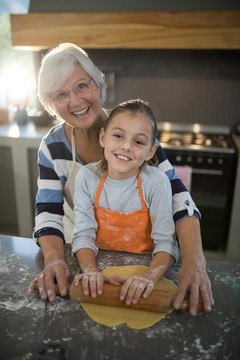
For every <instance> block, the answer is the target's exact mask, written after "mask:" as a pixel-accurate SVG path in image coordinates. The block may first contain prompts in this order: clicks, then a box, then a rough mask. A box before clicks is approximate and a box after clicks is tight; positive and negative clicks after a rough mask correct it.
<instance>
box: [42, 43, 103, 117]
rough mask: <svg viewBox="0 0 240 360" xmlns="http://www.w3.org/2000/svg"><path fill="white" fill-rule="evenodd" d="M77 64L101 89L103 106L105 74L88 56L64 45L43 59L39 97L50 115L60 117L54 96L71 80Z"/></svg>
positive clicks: (66, 44) (74, 47)
mask: <svg viewBox="0 0 240 360" xmlns="http://www.w3.org/2000/svg"><path fill="white" fill-rule="evenodd" d="M76 64H79V65H80V66H81V67H82V68H83V69H84V70H85V71H86V73H88V75H89V76H90V77H91V78H92V79H93V80H94V82H95V83H96V85H97V86H98V87H99V89H100V94H101V95H100V96H101V102H102V104H103V103H104V101H105V96H106V83H105V80H104V75H103V73H102V72H101V71H100V70H99V69H98V68H97V67H96V66H95V65H94V64H93V62H92V60H91V59H90V58H89V56H88V54H87V53H86V52H85V51H84V50H83V49H81V48H80V47H78V46H77V45H74V44H71V43H62V44H60V45H59V46H57V47H56V48H53V49H51V50H50V51H49V52H48V53H47V54H46V55H45V56H44V57H43V59H42V63H41V67H40V71H39V76H38V96H39V100H40V101H41V103H42V104H43V106H44V108H45V109H46V110H47V111H48V112H49V114H50V115H52V116H55V115H58V114H57V112H56V110H55V107H54V104H53V101H52V95H53V94H54V93H55V92H56V91H58V90H59V89H60V88H61V86H62V85H63V84H64V82H65V81H66V80H67V79H68V78H69V76H70V75H71V73H72V72H73V70H74V67H75V66H76Z"/></svg>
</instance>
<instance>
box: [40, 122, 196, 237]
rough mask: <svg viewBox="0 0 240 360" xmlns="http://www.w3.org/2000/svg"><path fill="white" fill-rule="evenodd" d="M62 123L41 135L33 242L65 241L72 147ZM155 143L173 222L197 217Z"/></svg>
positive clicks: (182, 186)
mask: <svg viewBox="0 0 240 360" xmlns="http://www.w3.org/2000/svg"><path fill="white" fill-rule="evenodd" d="M64 124H65V123H64V122H62V123H60V124H58V125H56V126H54V127H53V128H52V129H51V130H50V131H49V132H48V134H47V135H45V136H44V138H43V139H42V142H41V144H40V147H39V151H38V167H39V177H38V193H37V198H36V216H35V229H34V238H35V239H37V238H38V237H40V236H45V235H56V236H60V237H61V238H62V239H64V231H63V221H62V220H63V215H64V211H63V188H64V185H65V183H66V181H67V178H68V175H69V172H70V169H71V166H72V147H71V145H70V144H69V142H68V140H67V138H66V135H65V131H64ZM156 142H157V144H158V148H157V152H156V154H157V157H158V161H159V168H160V169H161V170H162V171H164V172H165V174H166V175H167V176H168V178H169V180H170V183H171V187H172V195H173V203H172V204H173V219H174V221H175V223H177V222H178V221H180V220H182V219H183V218H185V217H186V216H188V215H196V216H198V217H199V218H200V213H199V211H198V209H197V208H196V205H195V203H194V202H193V200H192V198H191V195H190V194H189V192H188V190H187V189H186V187H185V186H184V185H183V183H182V181H181V180H180V179H179V177H178V176H177V174H176V173H175V171H174V168H173V167H172V165H171V164H170V163H169V161H168V159H167V157H166V154H165V153H164V151H163V149H162V147H161V146H160V144H159V143H158V141H157V140H156ZM76 160H77V161H78V162H79V163H80V164H82V165H84V164H83V161H82V160H81V159H80V158H79V156H78V155H76Z"/></svg>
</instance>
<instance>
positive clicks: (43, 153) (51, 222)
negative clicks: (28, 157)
mask: <svg viewBox="0 0 240 360" xmlns="http://www.w3.org/2000/svg"><path fill="white" fill-rule="evenodd" d="M54 146H55V145H54ZM53 152H54V151H51V144H48V140H47V138H46V139H43V141H42V143H41V145H40V148H39V152H38V166H39V177H38V193H37V198H36V216H35V229H34V238H35V239H36V240H37V238H38V237H40V236H44V235H56V236H59V237H61V238H62V239H64V235H63V223H62V217H63V186H64V183H65V181H66V176H65V175H64V173H63V171H62V170H61V164H60V163H59V160H58V159H54V158H53Z"/></svg>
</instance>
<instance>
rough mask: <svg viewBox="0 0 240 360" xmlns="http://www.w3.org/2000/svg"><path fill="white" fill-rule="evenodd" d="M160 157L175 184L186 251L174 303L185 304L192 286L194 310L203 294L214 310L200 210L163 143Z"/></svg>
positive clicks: (175, 206) (176, 215)
mask: <svg viewBox="0 0 240 360" xmlns="http://www.w3.org/2000/svg"><path fill="white" fill-rule="evenodd" d="M157 157H158V160H159V168H160V169H162V170H163V171H164V172H165V173H166V174H167V175H168V178H169V180H170V182H171V185H172V192H173V213H174V214H173V216H174V220H175V223H176V233H177V237H178V241H179V245H180V249H181V255H182V264H181V268H180V271H179V274H178V292H177V296H176V299H175V302H174V307H175V308H176V309H179V308H180V307H181V304H182V302H183V300H184V297H185V295H186V293H187V291H188V290H190V312H191V314H192V315H196V312H197V304H198V302H199V295H201V297H202V300H203V304H204V309H205V310H206V311H211V306H212V305H213V304H214V300H213V295H212V290H211V283H210V280H209V277H208V275H207V271H206V259H205V257H204V254H203V249H202V239H201V230H200V222H199V218H200V213H199V211H198V209H197V208H196V206H195V204H194V202H193V201H192V200H191V197H190V194H189V192H188V191H187V189H186V188H185V186H184V185H183V184H182V182H181V180H180V179H179V178H178V177H177V175H176V173H175V171H174V169H173V168H172V166H171V164H170V163H169V161H168V160H167V157H166V154H165V153H164V151H163V149H162V147H161V146H159V147H158V149H157ZM184 208H185V209H184ZM189 215H193V216H189ZM194 215H196V216H194Z"/></svg>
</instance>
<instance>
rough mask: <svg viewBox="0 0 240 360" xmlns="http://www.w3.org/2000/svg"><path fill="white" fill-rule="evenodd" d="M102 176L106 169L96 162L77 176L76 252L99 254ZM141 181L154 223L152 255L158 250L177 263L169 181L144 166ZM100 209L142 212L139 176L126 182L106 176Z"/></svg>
mask: <svg viewBox="0 0 240 360" xmlns="http://www.w3.org/2000/svg"><path fill="white" fill-rule="evenodd" d="M103 173H104V171H103V170H97V163H92V164H88V165H86V166H83V167H82V168H81V169H80V170H79V172H78V174H77V176H76V182H75V195H74V214H75V232H74V236H73V242H72V252H73V253H75V252H76V251H77V250H80V249H83V248H89V249H92V250H93V251H94V252H95V254H97V252H98V248H97V246H96V244H95V239H96V230H97V227H98V224H97V221H96V219H95V213H94V201H95V196H96V192H97V188H98V185H99V182H100V180H101V177H102V175H103ZM140 180H141V186H142V191H143V198H144V201H145V203H146V206H147V208H148V209H149V212H150V218H151V222H152V232H151V238H152V239H153V241H154V250H153V255H154V254H156V253H157V252H159V251H164V252H166V253H168V254H170V255H172V256H173V257H174V258H175V260H177V257H178V246H177V241H176V236H175V224H174V221H173V211H172V190H171V185H170V182H169V179H168V177H167V176H166V175H165V174H164V173H163V172H162V171H161V170H159V169H158V168H155V167H153V166H149V165H145V166H144V167H143V168H142V169H141V172H140ZM99 206H101V207H104V208H107V209H110V210H114V211H118V212H124V213H129V212H132V211H135V210H141V209H142V205H141V201H140V197H139V192H138V185H137V175H136V176H133V177H131V178H128V179H124V180H114V179H111V178H110V177H109V176H107V178H106V180H105V182H104V185H103V188H102V192H101V196H100V199H99Z"/></svg>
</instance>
